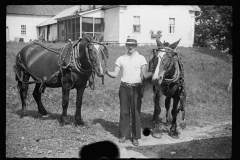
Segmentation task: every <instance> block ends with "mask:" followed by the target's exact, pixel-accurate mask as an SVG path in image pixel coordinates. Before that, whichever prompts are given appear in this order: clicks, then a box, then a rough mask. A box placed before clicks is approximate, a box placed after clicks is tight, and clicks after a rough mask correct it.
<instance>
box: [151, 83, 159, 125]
mask: <svg viewBox="0 0 240 160" xmlns="http://www.w3.org/2000/svg"><path fill="white" fill-rule="evenodd" d="M153 93H154V96H153V101H154V113H153V122H157V121H158V120H159V115H160V113H161V107H160V104H159V103H160V91H157V90H156V89H155V87H154V88H153Z"/></svg>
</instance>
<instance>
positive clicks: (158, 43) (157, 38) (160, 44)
mask: <svg viewBox="0 0 240 160" xmlns="http://www.w3.org/2000/svg"><path fill="white" fill-rule="evenodd" d="M156 42H157V46H158V47H160V46H162V43H161V41H160V39H159V37H158V36H157V37H156Z"/></svg>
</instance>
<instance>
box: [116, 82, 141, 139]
mask: <svg viewBox="0 0 240 160" xmlns="http://www.w3.org/2000/svg"><path fill="white" fill-rule="evenodd" d="M119 98H120V121H119V131H120V137H126V136H128V135H129V132H130V113H131V117H132V138H133V139H140V138H141V117H140V111H141V102H142V99H141V98H142V96H141V85H140V84H138V85H136V86H129V85H126V84H125V83H121V85H120V89H119Z"/></svg>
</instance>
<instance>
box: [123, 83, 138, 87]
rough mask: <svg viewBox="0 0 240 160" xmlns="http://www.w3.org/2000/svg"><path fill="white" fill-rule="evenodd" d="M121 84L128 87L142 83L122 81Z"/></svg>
mask: <svg viewBox="0 0 240 160" xmlns="http://www.w3.org/2000/svg"><path fill="white" fill-rule="evenodd" d="M121 85H124V86H127V87H137V86H138V85H140V83H126V82H121Z"/></svg>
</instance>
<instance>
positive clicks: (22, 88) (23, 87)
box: [16, 70, 30, 118]
mask: <svg viewBox="0 0 240 160" xmlns="http://www.w3.org/2000/svg"><path fill="white" fill-rule="evenodd" d="M20 75H21V76H22V77H23V81H24V82H28V81H29V78H30V75H29V74H28V73H27V72H26V71H25V70H20ZM16 80H17V81H18V90H19V94H20V98H21V101H22V113H21V115H20V118H23V117H24V116H27V113H26V98H27V92H28V84H26V83H23V82H22V81H20V80H19V79H18V77H17V76H16Z"/></svg>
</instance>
